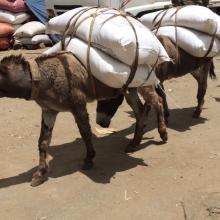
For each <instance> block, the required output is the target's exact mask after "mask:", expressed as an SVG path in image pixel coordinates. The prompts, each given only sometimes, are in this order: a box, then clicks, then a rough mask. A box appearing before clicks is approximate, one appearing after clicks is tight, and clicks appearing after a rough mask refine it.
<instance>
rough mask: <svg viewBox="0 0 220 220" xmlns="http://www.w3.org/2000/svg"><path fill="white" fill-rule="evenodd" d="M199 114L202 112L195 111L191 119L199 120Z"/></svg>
mask: <svg viewBox="0 0 220 220" xmlns="http://www.w3.org/2000/svg"><path fill="white" fill-rule="evenodd" d="M201 112H202V111H200V110H197V109H196V110H195V111H194V112H193V118H199V117H200V114H201Z"/></svg>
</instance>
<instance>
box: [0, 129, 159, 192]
mask: <svg viewBox="0 0 220 220" xmlns="http://www.w3.org/2000/svg"><path fill="white" fill-rule="evenodd" d="M133 131H134V125H132V126H131V127H129V128H126V129H124V130H121V131H118V132H117V133H115V134H110V135H108V136H104V137H98V138H97V137H95V136H94V137H93V143H94V148H95V150H96V157H95V159H94V163H95V166H94V168H93V169H91V170H88V171H84V170H82V169H81V166H82V165H83V160H84V157H85V154H86V149H85V145H84V143H83V140H82V139H81V138H77V139H76V140H74V142H72V143H67V144H62V145H57V146H51V147H50V150H49V154H50V155H51V156H52V159H51V160H50V162H49V167H50V172H49V174H48V177H49V178H58V177H62V176H66V175H70V174H73V173H75V172H78V171H79V172H82V173H83V174H84V175H86V176H88V177H89V178H90V179H92V180H93V181H94V182H97V183H102V184H106V183H109V182H110V180H111V178H112V177H114V175H115V174H116V173H117V172H122V171H125V170H129V169H132V168H134V167H136V166H147V164H146V163H145V162H144V160H143V159H140V158H135V157H133V156H132V154H126V153H125V152H124V149H125V147H126V145H127V144H128V143H129V141H128V139H127V138H126V135H129V134H130V133H133ZM151 144H160V143H158V142H156V141H149V142H147V143H146V144H145V147H147V146H149V145H151ZM36 151H37V150H36ZM36 169H37V167H34V168H32V169H30V170H28V171H27V172H24V173H21V174H19V175H17V176H13V177H9V178H5V179H0V188H4V187H9V186H12V185H17V184H21V183H26V182H30V181H31V177H32V175H33V173H34V172H35V171H36Z"/></svg>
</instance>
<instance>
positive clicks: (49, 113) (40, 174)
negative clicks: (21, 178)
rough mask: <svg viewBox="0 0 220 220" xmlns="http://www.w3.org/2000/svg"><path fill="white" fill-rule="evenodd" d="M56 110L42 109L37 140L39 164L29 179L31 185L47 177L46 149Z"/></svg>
mask: <svg viewBox="0 0 220 220" xmlns="http://www.w3.org/2000/svg"><path fill="white" fill-rule="evenodd" d="M56 116H57V112H56V111H53V110H49V109H46V110H45V109H44V110H42V121H41V132H40V138H39V141H38V147H39V154H40V160H39V166H38V169H37V171H36V172H35V173H34V175H33V177H32V181H31V186H38V185H40V184H41V183H43V182H44V181H45V180H46V179H47V177H46V173H47V172H48V164H47V161H46V159H47V150H48V147H49V145H50V141H51V136H52V131H53V127H54V123H55V121H56Z"/></svg>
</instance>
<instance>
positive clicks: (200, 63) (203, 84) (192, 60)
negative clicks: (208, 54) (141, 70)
mask: <svg viewBox="0 0 220 220" xmlns="http://www.w3.org/2000/svg"><path fill="white" fill-rule="evenodd" d="M158 39H159V40H160V42H161V43H162V45H163V46H164V48H165V49H166V51H167V53H168V55H169V56H170V58H172V60H173V62H165V63H162V64H160V65H158V66H157V68H156V71H155V72H156V75H157V77H158V79H159V80H160V84H159V86H158V87H157V88H156V91H157V93H158V94H159V95H160V97H161V98H162V100H163V108H162V111H164V116H165V121H166V123H168V117H169V109H168V104H167V101H166V94H165V92H164V89H163V88H164V87H163V82H164V81H165V80H169V79H171V78H177V77H180V76H183V75H186V74H188V73H190V72H191V74H192V75H193V77H194V78H195V79H196V80H197V83H198V92H197V100H198V105H197V107H196V109H195V111H194V113H193V117H195V118H198V117H199V116H200V114H201V112H202V107H203V104H204V96H205V93H206V89H207V78H208V75H210V77H211V78H212V79H215V78H216V75H215V73H214V65H213V61H212V59H211V58H196V57H193V56H191V55H189V54H188V53H186V52H185V51H184V50H182V49H181V48H178V47H177V46H176V45H175V44H174V43H173V42H172V41H171V40H170V39H169V38H168V37H166V36H158ZM144 90H151V92H150V94H151V99H150V100H148V102H147V103H145V104H146V105H148V108H147V111H149V110H150V106H151V105H153V106H154V107H155V108H156V110H157V114H158V116H159V117H161V115H160V111H161V110H160V108H161V107H160V102H157V101H155V100H158V97H157V96H156V95H155V93H154V91H153V89H152V88H140V91H141V92H142V93H144ZM148 94H149V92H148ZM145 95H146V94H145ZM145 97H147V96H145ZM122 101H123V95H121V96H119V97H116V98H114V99H111V100H104V101H102V100H101V101H98V104H97V109H96V112H97V116H96V121H97V123H98V124H99V125H101V126H102V127H108V126H109V124H110V122H111V118H112V117H113V116H114V114H115V113H116V111H117V109H118V107H119V105H120V104H121V103H122ZM163 120H164V119H163ZM163 120H162V119H160V120H158V126H159V127H158V130H159V128H160V127H163V124H161V125H160V121H162V122H163Z"/></svg>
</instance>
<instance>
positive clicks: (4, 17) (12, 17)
mask: <svg viewBox="0 0 220 220" xmlns="http://www.w3.org/2000/svg"><path fill="white" fill-rule="evenodd" d="M29 18H30V15H29V14H28V13H26V12H20V13H12V12H9V11H4V10H0V22H5V23H10V24H21V23H23V22H25V21H27V20H28V19H29Z"/></svg>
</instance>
